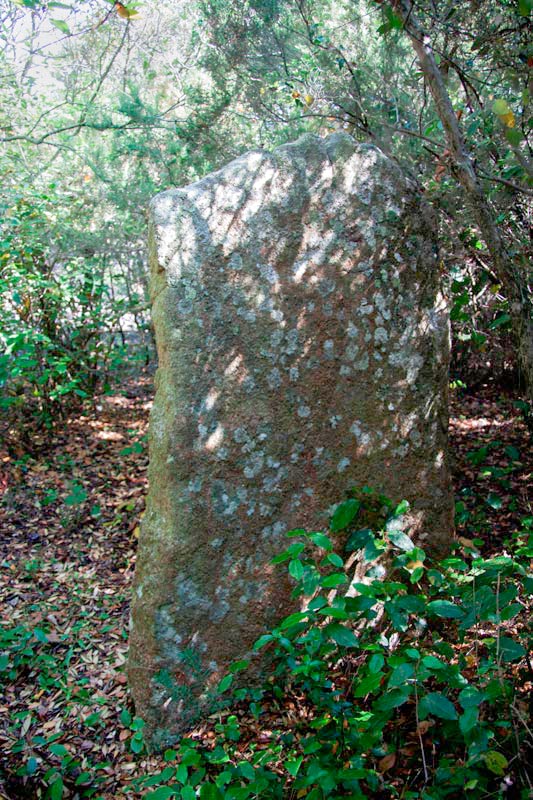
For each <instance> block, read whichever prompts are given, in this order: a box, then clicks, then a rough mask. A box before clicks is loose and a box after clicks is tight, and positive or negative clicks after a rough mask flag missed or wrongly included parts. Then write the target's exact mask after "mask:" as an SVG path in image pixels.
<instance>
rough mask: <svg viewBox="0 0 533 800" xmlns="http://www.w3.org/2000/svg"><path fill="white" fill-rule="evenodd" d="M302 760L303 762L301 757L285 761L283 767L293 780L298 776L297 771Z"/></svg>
mask: <svg viewBox="0 0 533 800" xmlns="http://www.w3.org/2000/svg"><path fill="white" fill-rule="evenodd" d="M303 760H304V759H303V756H299V757H298V758H294V759H292V760H291V761H285V763H284V765H283V766H284V767H285V769H286V770H287V772H288V773H289V775H292V777H293V778H295V777H296V776H297V774H298V770H299V769H300V767H301V765H302V761H303Z"/></svg>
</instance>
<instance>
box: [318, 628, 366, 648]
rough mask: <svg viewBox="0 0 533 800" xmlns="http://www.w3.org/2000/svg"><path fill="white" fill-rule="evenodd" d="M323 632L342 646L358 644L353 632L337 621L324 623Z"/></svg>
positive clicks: (355, 645)
mask: <svg viewBox="0 0 533 800" xmlns="http://www.w3.org/2000/svg"><path fill="white" fill-rule="evenodd" d="M324 633H326V634H327V635H328V636H329V637H330V639H333V641H334V642H336V643H337V644H340V645H341V646H342V647H357V646H358V644H359V639H358V638H357V636H356V635H355V633H354V632H353V631H352V630H351V629H350V628H346V627H345V626H344V625H341V624H340V623H339V622H331V623H330V624H329V625H326V627H325V628H324Z"/></svg>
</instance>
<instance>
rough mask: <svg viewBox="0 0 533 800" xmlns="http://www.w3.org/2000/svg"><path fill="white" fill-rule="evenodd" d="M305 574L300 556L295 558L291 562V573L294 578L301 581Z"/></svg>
mask: <svg viewBox="0 0 533 800" xmlns="http://www.w3.org/2000/svg"><path fill="white" fill-rule="evenodd" d="M303 574H304V566H303V564H302V562H301V561H300V559H299V558H293V560H292V561H290V562H289V575H290V576H291V577H293V578H294V580H296V581H299V580H301V579H302V577H303Z"/></svg>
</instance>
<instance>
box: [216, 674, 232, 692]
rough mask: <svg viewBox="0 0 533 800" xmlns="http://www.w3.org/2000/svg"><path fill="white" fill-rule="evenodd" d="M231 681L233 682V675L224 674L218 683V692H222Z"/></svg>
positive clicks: (227, 687)
mask: <svg viewBox="0 0 533 800" xmlns="http://www.w3.org/2000/svg"><path fill="white" fill-rule="evenodd" d="M232 683H233V675H231V674H230V675H225V676H224V677H223V678H222V680H221V681H220V683H219V684H218V691H219V692H220V694H223V693H224V692H225V691H227V690H228V689H229V687H230V686H231V684H232Z"/></svg>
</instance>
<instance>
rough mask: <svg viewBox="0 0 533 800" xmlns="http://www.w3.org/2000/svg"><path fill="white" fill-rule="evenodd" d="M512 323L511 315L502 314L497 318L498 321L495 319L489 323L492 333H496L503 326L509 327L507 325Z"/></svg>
mask: <svg viewBox="0 0 533 800" xmlns="http://www.w3.org/2000/svg"><path fill="white" fill-rule="evenodd" d="M510 321H511V315H510V314H500V315H499V316H498V317H496V319H493V320H492V322H490V323H489V328H490V330H491V331H494V330H496V328H500V327H501V326H502V325H507V323H508V322H510Z"/></svg>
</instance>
